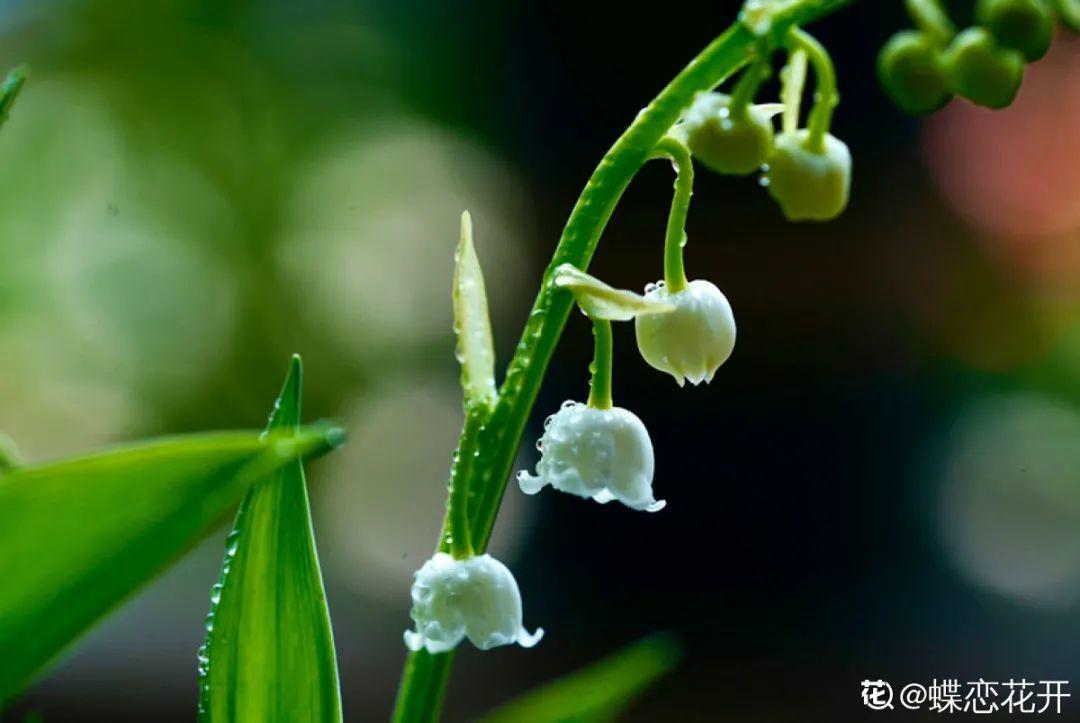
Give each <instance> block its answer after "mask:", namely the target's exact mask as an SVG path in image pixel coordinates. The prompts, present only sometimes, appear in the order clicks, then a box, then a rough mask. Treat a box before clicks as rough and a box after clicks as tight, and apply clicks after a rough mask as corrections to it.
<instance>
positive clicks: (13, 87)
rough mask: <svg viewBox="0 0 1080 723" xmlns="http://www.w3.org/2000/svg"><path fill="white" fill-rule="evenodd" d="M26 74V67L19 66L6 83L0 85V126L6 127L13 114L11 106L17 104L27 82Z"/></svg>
mask: <svg viewBox="0 0 1080 723" xmlns="http://www.w3.org/2000/svg"><path fill="white" fill-rule="evenodd" d="M26 74H27V71H26V66H19V67H18V68H15V70H13V71H11V72H10V73H8V74H7V77H6V78H4V82H3V83H0V126H2V125H4V121H6V120H7V119H8V115H9V114H10V113H11V106H12V105H14V104H15V98H16V97H18V95H19V91H20V90H22V87H23V83H25V82H26Z"/></svg>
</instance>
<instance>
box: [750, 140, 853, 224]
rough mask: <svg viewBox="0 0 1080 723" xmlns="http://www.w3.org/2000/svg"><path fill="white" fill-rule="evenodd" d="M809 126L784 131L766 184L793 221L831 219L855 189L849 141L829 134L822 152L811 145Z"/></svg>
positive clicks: (763, 181) (777, 141)
mask: <svg viewBox="0 0 1080 723" xmlns="http://www.w3.org/2000/svg"><path fill="white" fill-rule="evenodd" d="M809 134H810V132H809V131H808V130H806V129H805V128H804V129H802V130H797V131H794V132H791V133H781V134H780V135H779V136H777V138H776V145H775V147H774V149H773V153H772V155H771V156H769V163H768V168H767V170H766V172H765V177H764V178H763V179H762V183H763V184H765V185H766V186H768V189H769V194H770V195H771V196H772V197H773V198H774V199H776V202H777V203H779V204H780V210H782V211H783V212H784V216H786V217H787V219H788V220H789V221H828V220H830V219H833V218H836V217H837V216H839V215H840V213H841V212H842V211H843V210H844V208H845V207H846V206H847V201H848V191H849V189H850V188H851V152H850V151H849V150H848V147H847V144H845V143H844V142H843V141H841V140H840V139H838V138H836V137H835V136H833V135H832V134H828V133H827V134H825V147H824V149H822V150H821V151H820V152H818V151H815V150H812V149H810V148H808V147H807V139H808V138H809Z"/></svg>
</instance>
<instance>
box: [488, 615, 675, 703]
mask: <svg viewBox="0 0 1080 723" xmlns="http://www.w3.org/2000/svg"><path fill="white" fill-rule="evenodd" d="M681 657H682V651H681V647H680V645H679V643H678V642H677V641H676V640H675V639H674V638H672V637H671V636H669V635H651V636H649V637H647V638H644V639H642V640H639V641H638V642H636V643H634V644H632V645H629V646H627V647H626V648H623V649H622V650H620V651H618V652H616V653H614V654H613V655H611V656H609V657H607V658H605V659H603V660H601V661H599V662H596V663H593V664H592V665H590V666H588V667H586V668H582V669H581V670H579V671H577V672H576V673H571V674H570V675H568V676H566V677H565V678H560V679H559V680H556V681H554V682H551V683H548V684H547V685H544V686H541V687H539V688H537V689H536V690H532V691H529V692H528V693H526V694H524V695H523V696H521V697H519V698H516V699H514V700H512V701H510V702H509V703H507V704H506V705H503V706H502V707H500V708H498V709H497V710H496V711H494V712H493V713H490V714H489V715H488V716H487V717H486V718H484V723H599V722H600V721H611V720H614V719H615V717H616V716H617V715H619V713H621V712H622V710H623V709H624V708H625V707H626V706H627V705H628V704H629V703H630V702H631V701H632V700H633V699H634V698H636V697H637V696H639V695H640V694H641V693H643V692H644V691H645V689H646V688H647V687H649V686H650V685H651V684H652V683H654V682H655V681H656V680H657V679H658V678H660V677H661V676H662V675H664V674H665V673H667V672H668V671H670V670H671V669H672V668H674V667H675V665H676V664H677V663H678V662H679V659H680V658H681Z"/></svg>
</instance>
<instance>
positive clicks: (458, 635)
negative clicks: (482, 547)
mask: <svg viewBox="0 0 1080 723" xmlns="http://www.w3.org/2000/svg"><path fill="white" fill-rule="evenodd" d="M412 601H413V606H412V610H411V611H410V613H409V614H410V616H411V617H412V619H413V621H414V622H415V623H416V629H415V630H408V631H406V632H405V635H404V640H405V646H406V647H407V648H409V650H413V651H416V650H420V649H426V650H427V651H428V652H429V653H445V652H447V651H448V650H452V649H453V648H455V647H456V646H457V645H458V644H459V643H460V642H461V641H462V640H463V639H465V638H468V639H469V641H470V642H472V643H473V645H475V646H476V647H478V648H480V649H481V650H489V649H491V648H494V647H498V646H500V645H511V644H513V643H520V644H521V645H522V646H523V647H527V648H529V647H532V646H533V645H535V644H536V643H537V642H538V641H539V640H540V637H541V636H542V635H543V631H542V630H537V631H536V632H535V633H529V632H528V631H527V630H525V628H524V627H523V626H522V624H521V617H522V614H521V592H520V591H519V590H518V586H517V581H516V580H514V576H513V574H512V573H511V572H510V570H509V569H507V567H506V566H505V565H503V564H502V563H501V562H499V561H498V560H496V559H495V558H493V557H492V556H491V555H477V556H475V557H471V558H469V559H467V560H455V559H454V558H453V557H451V556H450V555H448V554H446V553H444V552H439V553H436V554H435V556H434V557H432V558H431V559H430V560H428V561H427V562H425V563H424V566H423V567H421V568H420V569H419V570H418V571H417V572H416V574H415V579H414V581H413V586H412Z"/></svg>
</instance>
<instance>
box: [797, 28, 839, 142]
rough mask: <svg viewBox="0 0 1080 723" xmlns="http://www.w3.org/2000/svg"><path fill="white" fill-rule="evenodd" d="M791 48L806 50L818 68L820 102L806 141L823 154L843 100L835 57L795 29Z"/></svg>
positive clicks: (812, 113) (816, 81) (816, 87)
mask: <svg viewBox="0 0 1080 723" xmlns="http://www.w3.org/2000/svg"><path fill="white" fill-rule="evenodd" d="M788 47H789V48H791V49H792V50H802V51H804V52H805V53H806V55H807V57H808V58H809V59H810V64H811V65H812V66H813V67H814V92H815V97H816V100H815V101H814V107H813V109H811V111H810V119H809V121H807V128H809V130H810V133H809V135H808V136H807V138H806V147H807V149H809V150H811V151H813V152H814V153H821V152H823V151H824V150H825V134H826V133H828V132H829V126H830V125H832V115H833V109H834V108H836V104H837V103H838V102H839V100H840V99H839V96H838V95H837V93H836V71H835V70H833V63H832V58H830V57H829V52H828V51H827V50H825V46H824V45H822V44H821V43H819V42H818V41H817V39H816V38H814V37H813V36H811V35H810V34H809V33H807V32H805V31H804V30H800V29H799V28H792V29H791V30H790V31H789V32H788Z"/></svg>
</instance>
